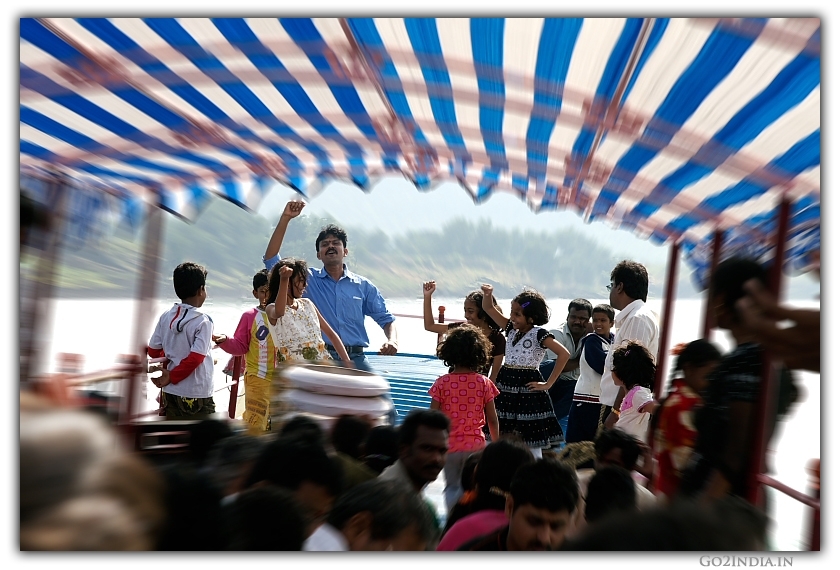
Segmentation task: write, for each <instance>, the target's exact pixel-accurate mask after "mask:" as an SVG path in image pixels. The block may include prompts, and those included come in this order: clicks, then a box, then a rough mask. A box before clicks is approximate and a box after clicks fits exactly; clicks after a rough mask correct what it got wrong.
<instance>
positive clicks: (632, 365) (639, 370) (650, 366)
mask: <svg viewBox="0 0 840 570" xmlns="http://www.w3.org/2000/svg"><path fill="white" fill-rule="evenodd" d="M655 375H656V364H654V362H653V356H651V354H650V351H649V350H648V349H647V348H645V347H644V346H643V345H642V344H641V343H639V342H636V341H635V340H628V341H627V342H625V343H622V344H621V346H619V347H616V349H615V351H613V368H612V376H613V381H614V382H615V383H616V384H617V385H619V386H620V385H624V387H625V388H627V389H628V390H629V389H630V388H633V387H634V386H643V387H645V388H648V389H650V388H652V387H653V380H654V377H655Z"/></svg>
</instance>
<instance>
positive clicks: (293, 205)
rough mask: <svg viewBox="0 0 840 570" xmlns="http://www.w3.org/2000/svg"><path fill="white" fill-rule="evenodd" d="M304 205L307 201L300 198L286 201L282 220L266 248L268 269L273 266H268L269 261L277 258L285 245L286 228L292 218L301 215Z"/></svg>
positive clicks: (281, 216)
mask: <svg viewBox="0 0 840 570" xmlns="http://www.w3.org/2000/svg"><path fill="white" fill-rule="evenodd" d="M304 206H306V203H305V202H302V201H299V200H289V202H287V203H286V207H285V208H284V209H283V213H282V214H280V221H279V222H277V227H275V228H274V233H272V234H271V237H270V238H269V240H268V246H267V247H266V248H265V255H264V256H263V262H264V263H266V269H271V267H268V263H267V262H269V261H271V260H272V259H274V258H276V257H277V256H278V255H279V254H280V246H282V245H283V238H284V237H285V236H286V229H287V228H288V227H289V222H290V221H291V220H292V218H296V217H298V216H299V215H300V213H301V211H303V207H304ZM277 261H279V259H277V260H275V261H273V262H272V263H271V265H272V267H273V266H274V263H276V262H277Z"/></svg>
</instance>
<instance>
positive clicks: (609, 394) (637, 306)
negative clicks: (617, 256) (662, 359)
mask: <svg viewBox="0 0 840 570" xmlns="http://www.w3.org/2000/svg"><path fill="white" fill-rule="evenodd" d="M607 289H609V292H610V305H611V306H612V307H614V308H616V309H618V310H619V311H621V312H620V313H618V315H617V316H616V317H615V328H616V333H615V340H614V341H613V343H612V344H611V345H610V348H609V352H607V359H606V361H605V362H604V373H603V375H602V376H601V403H602V404H603V405H605V406H612V412H610V413H609V415H608V417H607V418H605V419H604V427H607V428H609V427H612V426H613V424H615V422H616V421H617V420H618V413H619V410H620V408H621V400H623V399H624V396H625V394H626V393H627V390H625V389H624V388H623V387H619V386H616V385H615V382H613V378H612V369H613V351H614V350H615V348H616V347H617V346H621V344H622V343H623V342H626V341H628V340H635V341H637V342H639V343H641V344H642V345H644V347H645V348H647V349H648V351H650V353H651V355H653V360H654V362H655V361H656V359H657V353H658V352H659V317H658V316H656V314H654V312H653V311H651V310H650V309H649V308H648V307H647V305H646V304H645V302H646V301H647V294H648V274H647V269H645V266H644V265H642V264H641V263H637V262H635V261H629V260H626V259H625V260H624V261H621V262H619V264H618V265H616V266H615V268H614V269H613V270H612V274H610V284H609V285H607Z"/></svg>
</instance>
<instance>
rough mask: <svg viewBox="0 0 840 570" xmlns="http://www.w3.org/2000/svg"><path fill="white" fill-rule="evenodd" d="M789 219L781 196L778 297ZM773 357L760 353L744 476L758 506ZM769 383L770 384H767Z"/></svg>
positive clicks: (774, 285) (774, 288)
mask: <svg viewBox="0 0 840 570" xmlns="http://www.w3.org/2000/svg"><path fill="white" fill-rule="evenodd" d="M789 221H790V200H789V199H788V198H787V196H783V197H782V201H781V202H780V203H779V214H778V217H777V226H776V257H775V259H774V260H773V268H772V270H771V272H770V276H769V277H770V283H769V285H770V293H771V294H772V295H773V296H774V297H775V298H776V300H777V301H778V300H779V295H780V293H781V290H782V287H781V285H782V268H783V267H784V263H785V245H786V243H787V232H788V224H789ZM772 359H773V356H772V355H771V354H768V353H767V352H766V351H765V352H764V358H763V363H762V367H761V385H760V386H759V391H758V401H757V402H756V411H755V414H754V418H753V434H754V437H753V440H752V446H751V448H750V449H751V450H752V454H751V457H750V467H749V468H750V470H749V473H748V477H747V499H748V500H749V501H750V502H751V503H752V504H754V505H756V506H758V507H761V506H762V505H761V504H759V503H760V502H762V501H761V500H760V499H761V494H760V493H759V488H760V485H759V482H758V479H757V477H758V474H759V473H763V472H764V457H765V455H766V452H767V441H766V440H767V436H768V432H769V429H768V427H769V426H768V421H772V420H774V419H775V413H774V412H773V411H772V410H770V403H771V395H773V396H776V395H777V390H776V389H775V388H776V379H777V377H778V374H777V369H776V367H775V365H774V363H773V361H772ZM771 383H772V384H773V386H771Z"/></svg>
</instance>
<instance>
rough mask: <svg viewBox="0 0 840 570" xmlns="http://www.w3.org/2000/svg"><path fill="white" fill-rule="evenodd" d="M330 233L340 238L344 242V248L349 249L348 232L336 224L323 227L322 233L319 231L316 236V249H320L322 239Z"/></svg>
mask: <svg viewBox="0 0 840 570" xmlns="http://www.w3.org/2000/svg"><path fill="white" fill-rule="evenodd" d="M329 235H333V236H335V237H337V238H338V239H340V240H341V243H342V244H344V248H345V249H347V232H345V231H344V230H343V229H341V228H340V227H338V226H337V225H335V224H329V225H328V226H324V227H323V228H321V233H319V234H318V237H316V238H315V251H318V250H319V249H320V246H321V240H323V239H324V238H325V237H327V236H329Z"/></svg>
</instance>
